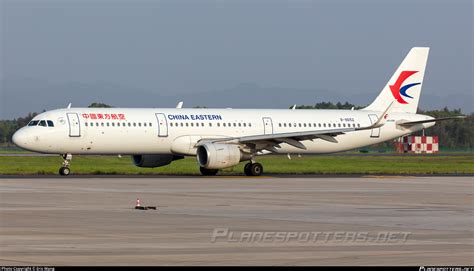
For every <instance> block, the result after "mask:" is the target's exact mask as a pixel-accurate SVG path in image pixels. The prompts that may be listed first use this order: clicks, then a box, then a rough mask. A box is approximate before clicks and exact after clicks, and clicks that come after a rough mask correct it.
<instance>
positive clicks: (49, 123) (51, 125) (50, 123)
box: [47, 120, 87, 127]
mask: <svg viewBox="0 0 474 271" xmlns="http://www.w3.org/2000/svg"><path fill="white" fill-rule="evenodd" d="M47 122H48V126H49V127H54V123H53V122H52V121H50V120H48V121H47ZM86 123H87V122H86ZM86 126H87V125H86Z"/></svg>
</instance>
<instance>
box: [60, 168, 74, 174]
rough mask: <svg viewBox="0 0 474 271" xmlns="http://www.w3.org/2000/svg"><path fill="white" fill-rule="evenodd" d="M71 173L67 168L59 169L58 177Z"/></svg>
mask: <svg viewBox="0 0 474 271" xmlns="http://www.w3.org/2000/svg"><path fill="white" fill-rule="evenodd" d="M69 173H71V170H70V169H69V168H68V167H61V168H60V169H59V175H61V176H68V175H69Z"/></svg>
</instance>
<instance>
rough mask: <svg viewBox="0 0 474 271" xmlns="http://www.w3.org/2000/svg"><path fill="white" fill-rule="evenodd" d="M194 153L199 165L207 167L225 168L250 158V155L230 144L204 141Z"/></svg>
mask: <svg viewBox="0 0 474 271" xmlns="http://www.w3.org/2000/svg"><path fill="white" fill-rule="evenodd" d="M196 154H197V161H198V163H199V166H201V167H204V168H207V169H222V168H227V167H231V166H235V165H237V164H238V163H239V162H240V161H243V160H249V159H250V155H248V154H245V153H243V152H242V151H241V150H240V149H239V147H238V146H237V145H232V144H216V143H205V144H203V145H201V146H199V147H198V148H197V151H196Z"/></svg>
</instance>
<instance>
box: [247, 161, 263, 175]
mask: <svg viewBox="0 0 474 271" xmlns="http://www.w3.org/2000/svg"><path fill="white" fill-rule="evenodd" d="M244 172H245V175H247V176H260V175H262V173H263V166H262V164H260V163H252V162H249V163H247V164H245V167H244Z"/></svg>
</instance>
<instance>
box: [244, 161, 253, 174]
mask: <svg viewBox="0 0 474 271" xmlns="http://www.w3.org/2000/svg"><path fill="white" fill-rule="evenodd" d="M251 166H252V163H247V164H245V167H244V173H245V175H247V176H252V172H250V167H251Z"/></svg>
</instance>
